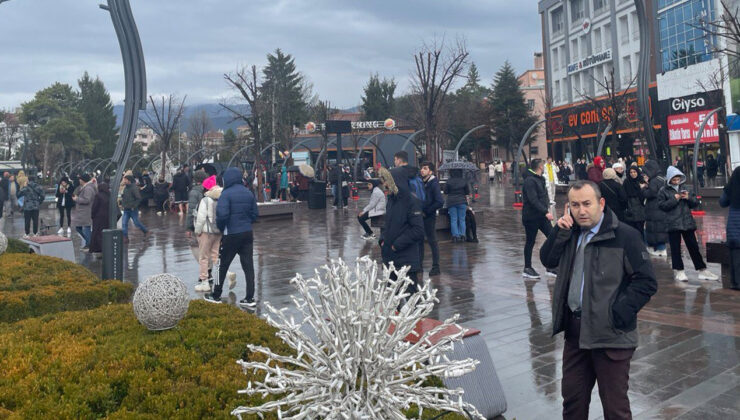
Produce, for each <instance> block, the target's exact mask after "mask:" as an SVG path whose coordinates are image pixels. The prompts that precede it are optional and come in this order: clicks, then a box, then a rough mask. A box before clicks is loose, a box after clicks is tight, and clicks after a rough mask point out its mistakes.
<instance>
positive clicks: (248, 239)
mask: <svg viewBox="0 0 740 420" xmlns="http://www.w3.org/2000/svg"><path fill="white" fill-rule="evenodd" d="M253 250H254V235H253V233H252V232H251V231H250V232H242V233H235V234H233V235H224V237H223V238H222V239H221V249H220V251H219V256H218V257H219V259H220V260H221V262H220V264H219V266H218V280H217V281H216V283H215V284H214V285H213V297H214V298H215V299H217V300H218V299H219V298H221V291H222V290H223V287H224V280H225V279H226V273H227V272H228V271H229V266H230V265H231V262H232V261H234V257H236V255H237V254H239V261H241V263H242V269H243V270H244V277H245V278H246V279H247V300H251V299H253V298H254V261H253V260H252V255H253Z"/></svg>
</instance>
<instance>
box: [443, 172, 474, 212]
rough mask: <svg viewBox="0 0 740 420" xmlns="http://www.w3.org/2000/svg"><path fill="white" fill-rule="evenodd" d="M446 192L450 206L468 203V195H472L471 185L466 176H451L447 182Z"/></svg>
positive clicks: (448, 205)
mask: <svg viewBox="0 0 740 420" xmlns="http://www.w3.org/2000/svg"><path fill="white" fill-rule="evenodd" d="M445 194H447V207H448V208H449V207H452V206H456V205H458V204H467V203H468V199H467V196H469V195H470V185H469V184H468V181H466V180H465V179H464V178H461V177H450V179H448V180H447V183H446V184H445Z"/></svg>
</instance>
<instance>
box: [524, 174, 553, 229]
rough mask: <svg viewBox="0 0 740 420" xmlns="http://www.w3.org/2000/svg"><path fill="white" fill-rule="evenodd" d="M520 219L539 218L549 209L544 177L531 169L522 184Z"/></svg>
mask: <svg viewBox="0 0 740 420" xmlns="http://www.w3.org/2000/svg"><path fill="white" fill-rule="evenodd" d="M522 201H523V202H524V207H522V220H523V221H528V220H539V219H540V218H542V217H545V215H546V214H547V213H548V212H549V211H550V197H549V196H548V195H547V187H546V184H545V178H544V177H543V176H542V175H537V174H535V173H533V172H531V171H529V174H528V175H527V177H526V178H524V183H523V184H522Z"/></svg>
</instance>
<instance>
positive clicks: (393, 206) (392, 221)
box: [379, 168, 424, 271]
mask: <svg viewBox="0 0 740 420" xmlns="http://www.w3.org/2000/svg"><path fill="white" fill-rule="evenodd" d="M391 174H392V175H393V180H394V181H395V183H396V186H397V187H398V193H396V194H389V195H388V203H387V204H386V208H385V230H383V232H382V233H381V235H380V241H379V243H380V250H381V254H382V256H383V263H384V264H388V263H390V262H393V264H394V265H395V266H396V267H397V268H400V267H403V266H406V265H408V266H410V267H411V271H420V270H421V262H420V261H419V245H420V243H421V242H422V241H423V240H424V221H423V218H422V213H421V207H420V205H419V201H418V200H416V199H415V198H414V197H412V196H411V192H410V191H409V186H408V176H407V174H406V171H405V170H404V169H403V168H394V169H393V170H391Z"/></svg>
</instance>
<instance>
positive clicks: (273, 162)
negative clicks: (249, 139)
mask: <svg viewBox="0 0 740 420" xmlns="http://www.w3.org/2000/svg"><path fill="white" fill-rule="evenodd" d="M271 106H272V113H271V114H272V142H273V143H275V142H276V141H277V139H276V138H275V83H274V82H273V84H272V105H271ZM275 158H276V156H275V148H274V147H273V148H272V164H273V165H275Z"/></svg>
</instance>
